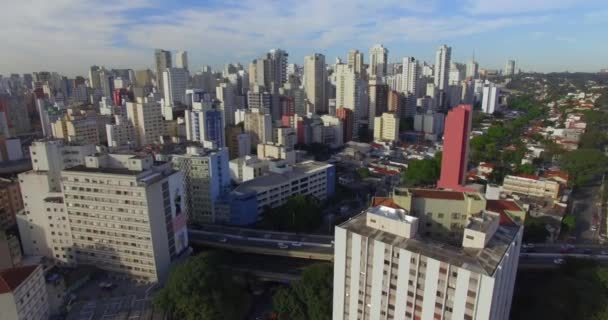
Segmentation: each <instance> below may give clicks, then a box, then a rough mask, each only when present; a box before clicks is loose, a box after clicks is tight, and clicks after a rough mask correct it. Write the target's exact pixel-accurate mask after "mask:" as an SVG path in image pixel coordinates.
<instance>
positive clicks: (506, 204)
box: [486, 200, 524, 226]
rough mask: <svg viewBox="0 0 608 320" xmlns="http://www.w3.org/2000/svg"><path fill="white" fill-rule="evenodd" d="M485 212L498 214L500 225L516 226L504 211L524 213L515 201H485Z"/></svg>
mask: <svg viewBox="0 0 608 320" xmlns="http://www.w3.org/2000/svg"><path fill="white" fill-rule="evenodd" d="M486 210H488V211H492V212H496V213H498V214H500V224H501V225H513V226H515V225H517V224H516V223H515V222H514V221H513V219H511V217H509V215H508V214H507V213H506V212H505V211H524V209H522V208H521V207H520V206H519V205H518V204H517V203H515V201H509V200H487V201H486Z"/></svg>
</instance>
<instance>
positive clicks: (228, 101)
mask: <svg viewBox="0 0 608 320" xmlns="http://www.w3.org/2000/svg"><path fill="white" fill-rule="evenodd" d="M235 89H236V88H235V87H234V85H232V83H230V82H223V83H220V84H219V85H218V86H217V87H216V88H215V97H216V98H217V99H218V100H219V101H220V105H219V109H220V110H221V111H222V113H223V117H222V119H223V120H224V127H227V126H229V125H233V124H236V122H235V121H234V112H235V111H236V109H237V108H236V105H235V103H236V96H235Z"/></svg>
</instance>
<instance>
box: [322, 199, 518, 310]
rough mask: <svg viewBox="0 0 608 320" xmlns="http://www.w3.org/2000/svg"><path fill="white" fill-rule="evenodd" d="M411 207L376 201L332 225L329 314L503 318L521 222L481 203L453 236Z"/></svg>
mask: <svg viewBox="0 0 608 320" xmlns="http://www.w3.org/2000/svg"><path fill="white" fill-rule="evenodd" d="M414 214H415V212H409V211H406V210H405V209H401V208H399V207H392V206H391V207H389V206H382V205H380V206H376V207H372V208H369V209H368V210H366V211H364V212H363V213H361V214H359V215H357V216H355V217H353V218H351V219H349V220H348V221H347V222H345V223H343V224H341V225H340V226H337V227H336V229H335V256H334V285H333V288H334V291H333V294H334V299H333V319H334V320H342V319H351V320H354V319H400V320H405V319H407V320H415V319H420V320H432V319H454V320H455V319H459V320H460V319H465V320H473V319H476V320H507V319H509V311H510V307H511V300H512V295H513V287H514V284H515V275H516V272H517V264H518V259H519V248H520V245H521V237H522V227H520V226H518V225H515V224H513V223H509V224H504V225H503V224H500V222H499V221H500V220H501V219H500V215H499V214H498V213H494V212H489V211H482V212H480V213H478V214H477V215H475V216H473V217H470V218H469V221H468V223H467V224H466V227H465V228H464V230H462V229H460V232H461V233H462V240H461V242H460V243H458V244H456V243H448V242H445V241H444V240H440V239H436V238H431V237H429V236H427V235H426V232H424V229H423V228H425V226H424V223H423V222H421V221H419V219H418V217H416V216H414ZM433 214H439V215H444V214H445V215H447V214H450V213H448V212H445V213H433Z"/></svg>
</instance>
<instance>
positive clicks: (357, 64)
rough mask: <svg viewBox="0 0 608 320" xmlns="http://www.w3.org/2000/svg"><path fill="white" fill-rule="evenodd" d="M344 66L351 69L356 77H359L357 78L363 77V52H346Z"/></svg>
mask: <svg viewBox="0 0 608 320" xmlns="http://www.w3.org/2000/svg"><path fill="white" fill-rule="evenodd" d="M346 65H347V66H348V67H349V68H351V69H352V70H353V71H354V72H355V73H356V74H357V75H359V77H363V76H364V74H363V73H364V72H365V61H364V59H363V52H359V50H350V51H348V56H347V59H346ZM334 71H335V70H334Z"/></svg>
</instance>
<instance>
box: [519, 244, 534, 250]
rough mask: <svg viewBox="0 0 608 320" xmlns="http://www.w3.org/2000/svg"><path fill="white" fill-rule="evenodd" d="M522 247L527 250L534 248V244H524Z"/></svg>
mask: <svg viewBox="0 0 608 320" xmlns="http://www.w3.org/2000/svg"><path fill="white" fill-rule="evenodd" d="M522 247H523V248H524V249H528V248H534V244H533V243H524V244H523V245H522Z"/></svg>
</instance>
